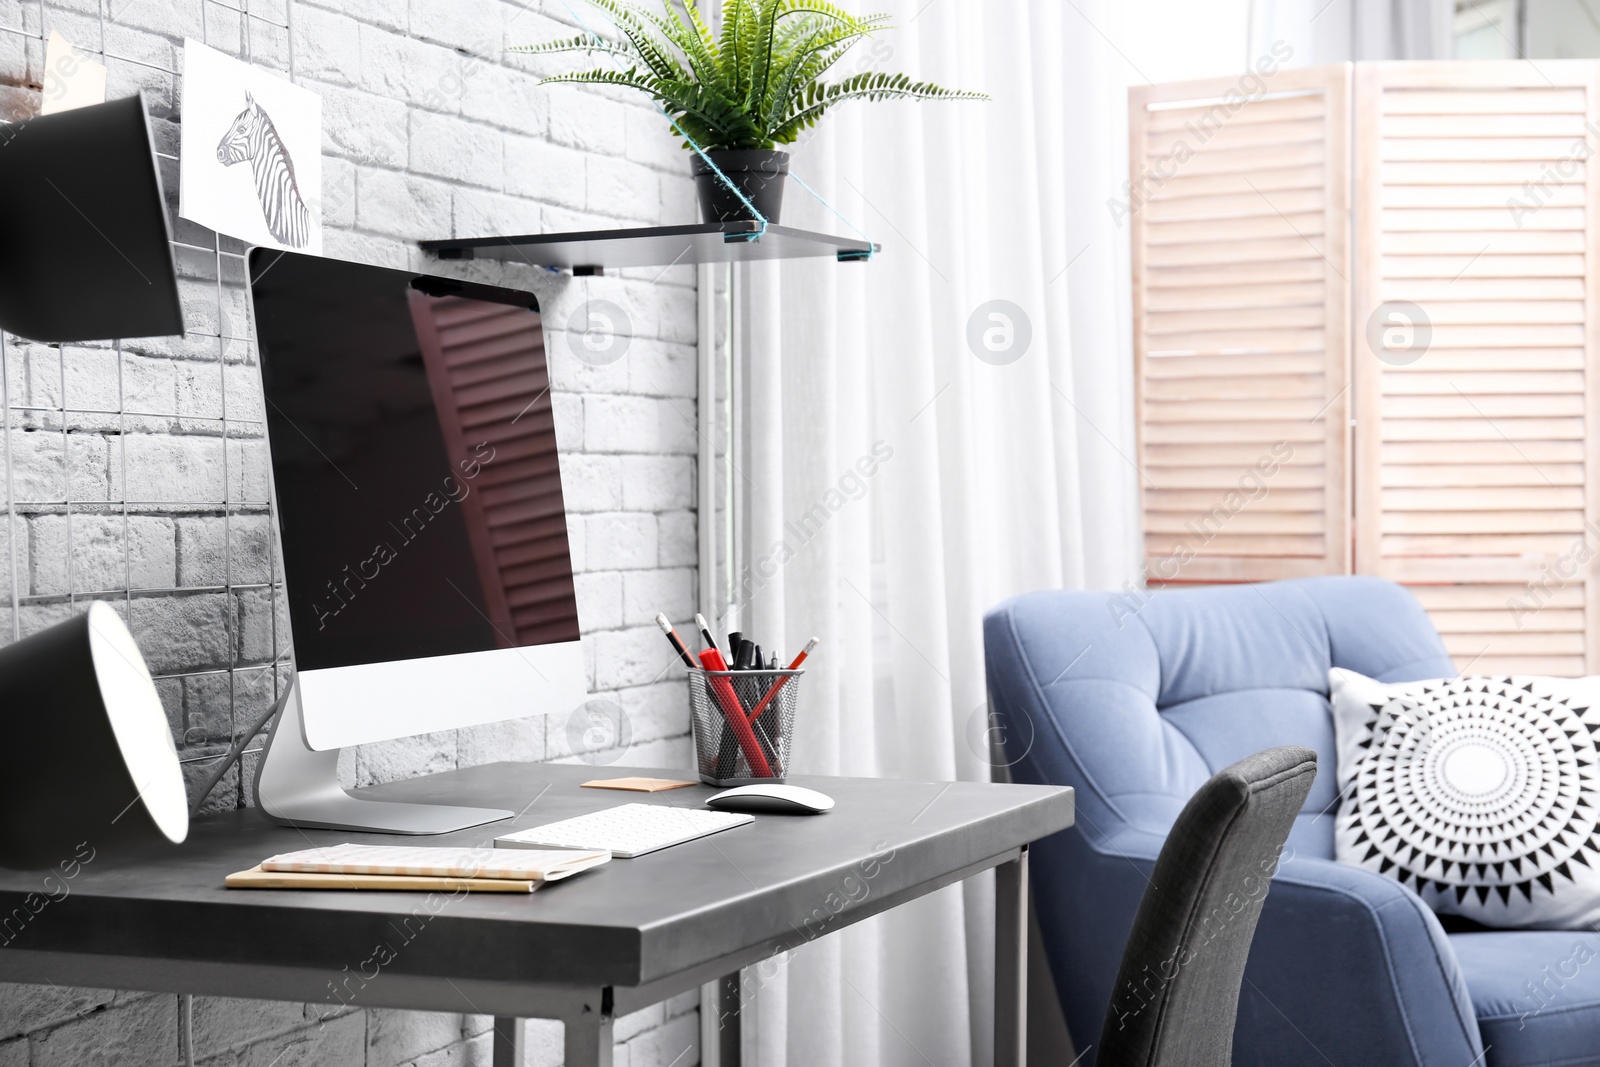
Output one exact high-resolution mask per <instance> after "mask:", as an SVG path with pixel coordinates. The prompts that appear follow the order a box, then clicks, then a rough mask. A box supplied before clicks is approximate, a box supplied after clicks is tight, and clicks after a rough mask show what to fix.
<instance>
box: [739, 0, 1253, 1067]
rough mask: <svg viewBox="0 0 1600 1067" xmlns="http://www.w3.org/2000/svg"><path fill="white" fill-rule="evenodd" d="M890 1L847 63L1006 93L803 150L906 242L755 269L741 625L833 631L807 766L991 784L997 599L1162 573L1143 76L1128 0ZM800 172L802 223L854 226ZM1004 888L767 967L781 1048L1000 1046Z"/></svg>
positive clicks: (748, 336)
mask: <svg viewBox="0 0 1600 1067" xmlns="http://www.w3.org/2000/svg"><path fill="white" fill-rule="evenodd" d="M867 6H868V7H870V8H871V9H873V10H878V9H887V10H889V11H891V12H892V14H893V15H894V24H895V26H896V27H897V29H895V30H893V31H891V32H889V33H886V34H885V35H883V37H882V39H881V42H880V43H877V44H876V46H874V45H868V46H866V47H864V48H862V49H860V50H859V55H858V56H857V55H853V56H852V57H851V58H849V59H847V60H846V61H845V64H844V66H845V67H847V68H859V67H861V66H863V65H866V64H869V63H870V64H874V65H875V67H876V69H886V70H891V71H905V72H908V73H910V74H912V75H913V76H916V77H926V78H929V79H932V80H935V81H938V82H940V83H942V84H945V85H947V86H951V87H959V88H966V89H977V90H982V91H984V92H987V93H989V94H990V95H991V96H992V97H993V100H992V101H990V102H988V103H941V104H881V105H862V104H857V105H850V106H847V107H845V108H841V109H840V110H839V112H838V113H837V114H836V115H834V116H832V117H831V119H830V120H829V121H827V122H826V123H825V124H824V126H823V127H822V129H821V130H820V131H819V133H818V134H817V136H815V137H813V138H812V139H810V140H809V141H808V142H807V143H805V144H803V145H801V146H799V147H798V148H797V150H796V152H795V154H794V161H793V167H794V170H795V172H796V173H797V174H798V175H799V176H800V177H801V178H802V179H804V181H805V182H806V183H807V184H809V185H810V186H811V187H812V188H814V189H815V190H816V191H817V192H818V193H819V194H821V195H822V196H823V197H824V198H826V200H827V201H828V202H829V203H830V204H831V205H833V206H834V207H836V208H837V209H838V211H839V212H840V213H841V214H842V215H843V216H845V217H846V218H848V219H849V220H850V221H851V222H853V223H854V224H855V225H856V226H858V227H859V228H860V229H861V230H863V231H865V232H866V233H867V234H869V235H870V236H871V237H872V238H873V239H875V240H877V241H879V242H881V243H882V244H883V246H884V251H883V253H882V254H881V255H880V256H879V257H878V258H877V259H875V260H874V261H873V262H871V263H867V264H850V263H844V264H840V263H833V262H831V261H809V262H788V263H783V264H760V265H753V266H751V267H747V268H740V269H741V271H742V272H743V273H742V274H741V275H740V291H741V293H742V296H741V303H740V315H739V318H740V320H741V321H742V324H743V325H742V334H741V342H742V343H741V347H742V348H743V350H744V352H745V353H746V357H745V358H746V359H747V361H748V362H747V365H746V371H745V374H746V377H745V380H744V382H743V385H742V389H743V403H742V411H741V417H742V419H743V422H744V426H745V434H746V444H745V446H744V447H743V448H742V449H741V450H740V456H739V461H738V471H737V473H736V474H735V476H734V479H733V481H734V483H735V486H736V489H737V491H738V492H740V493H741V494H743V514H744V516H745V520H744V521H745V531H744V537H743V538H742V540H743V542H744V548H743V553H744V556H743V561H742V566H740V567H739V568H738V572H737V574H736V575H735V577H736V585H738V586H739V588H740V596H739V597H738V599H739V601H740V611H741V614H740V618H741V621H742V623H743V626H744V629H745V630H746V631H751V632H753V633H754V634H755V635H756V636H757V637H758V638H759V639H761V640H762V641H764V642H767V641H772V642H775V643H776V644H777V645H778V647H780V648H782V649H784V650H786V654H792V651H793V650H794V649H796V648H798V647H799V646H800V645H801V644H802V643H803V641H804V640H805V639H806V638H807V637H809V636H811V635H813V634H814V635H817V636H819V637H821V638H822V645H821V647H820V648H819V650H818V651H817V653H816V654H815V656H814V657H813V658H812V659H811V660H810V661H809V662H808V664H807V667H808V669H809V673H808V675H807V676H806V678H805V681H804V690H803V695H802V700H801V715H800V719H799V725H798V729H797V751H798V755H797V757H796V761H795V769H796V770H797V771H799V772H804V773H821V774H842V775H863V776H889V777H901V778H911V779H920V780H923V781H927V782H930V783H935V782H939V781H944V780H950V779H963V780H975V779H976V780H987V779H988V778H989V777H990V774H991V768H990V766H989V758H988V750H987V747H986V746H987V740H988V733H987V730H986V725H987V720H986V709H985V684H984V668H983V642H982V632H981V622H982V616H983V613H984V611H985V610H986V609H987V608H989V607H990V606H991V605H993V604H995V603H996V602H998V601H999V600H1001V599H1003V598H1005V597H1007V596H1010V595H1012V594H1015V593H1020V592H1023V591H1026V590H1031V589H1039V588H1050V587H1062V586H1068V587H1081V586H1089V587H1110V588H1115V587H1119V586H1120V585H1121V584H1122V583H1123V582H1124V581H1125V580H1127V579H1130V578H1132V577H1134V576H1135V574H1136V565H1137V559H1138V557H1139V535H1138V527H1137V517H1136V511H1135V504H1134V501H1135V473H1134V468H1133V460H1132V457H1133V455H1134V446H1133V435H1132V431H1131V421H1130V413H1131V405H1132V401H1131V375H1130V373H1129V354H1128V339H1127V338H1128V332H1129V330H1128V325H1127V323H1128V307H1127V295H1126V289H1127V283H1126V278H1127V274H1128V268H1127V262H1126V255H1127V253H1126V246H1127V238H1126V233H1125V231H1124V230H1123V229H1122V228H1121V226H1120V225H1119V223H1118V221H1117V220H1116V218H1115V217H1114V213H1113V212H1112V210H1111V209H1110V208H1109V207H1108V204H1109V202H1110V201H1111V200H1112V199H1113V198H1114V197H1115V196H1116V195H1117V193H1118V189H1119V187H1120V183H1121V180H1122V178H1123V176H1124V171H1125V169H1126V167H1125V159H1126V148H1125V140H1126V125H1125V120H1124V114H1125V109H1126V103H1125V100H1126V97H1125V86H1126V84H1127V83H1128V81H1129V80H1130V76H1131V75H1130V71H1129V70H1128V69H1127V68H1128V65H1127V62H1126V60H1125V59H1124V58H1119V50H1118V49H1117V48H1116V47H1115V46H1112V47H1108V46H1107V44H1108V42H1107V40H1106V38H1105V37H1104V35H1103V34H1102V32H1101V29H1100V28H1099V27H1112V28H1114V27H1115V26H1116V24H1117V20H1118V18H1119V17H1120V15H1119V14H1118V13H1116V12H1114V10H1113V9H1114V0H1106V2H1105V3H1103V4H1102V3H1099V2H1090V0H1073V4H1062V3H1061V2H1060V0H1037V2H1027V0H1000V2H992V3H987V4H983V5H981V6H976V7H975V6H973V5H971V4H966V3H960V2H957V0H899V2H889V3H883V2H874V3H871V4H869V5H867ZM1122 32H1123V33H1124V34H1126V32H1127V31H1126V30H1125V29H1124V30H1123V31H1122ZM1243 46H1244V41H1243V38H1242V34H1239V35H1238V38H1237V40H1236V41H1235V42H1234V45H1233V47H1232V49H1231V51H1233V52H1235V53H1237V58H1242V54H1243V50H1244V48H1243ZM1229 58H1230V60H1235V59H1236V57H1234V56H1230V57H1229ZM1236 65H1237V63H1236V62H1231V63H1230V64H1229V69H1232V68H1233V67H1236ZM788 197H789V200H788V203H787V204H786V206H785V214H784V220H783V221H784V222H785V224H788V225H795V226H801V227H805V228H809V229H818V230H824V231H831V232H849V230H848V229H847V228H846V225H845V223H844V222H842V221H841V220H840V219H839V218H837V217H835V216H834V215H833V214H831V213H830V212H829V211H828V209H827V208H825V207H823V206H822V205H821V204H819V203H817V202H815V201H813V200H812V199H811V198H810V197H809V196H807V195H806V194H805V192H804V190H802V189H801V188H800V187H799V186H798V185H796V184H795V183H790V186H789V191H788ZM993 301H1004V302H1006V303H1004V304H993V303H991V302H993ZM937 792H938V789H937V786H934V785H930V787H929V789H928V797H929V800H930V802H932V803H937V801H936V800H935V796H936V794H937ZM891 862H892V861H891ZM860 892H866V893H870V892H872V886H871V883H870V880H867V881H865V884H864V885H862V886H860V887H846V886H841V895H848V894H849V893H860ZM818 904H819V906H825V905H824V902H822V901H819V902H818ZM991 905H992V883H991V882H990V881H989V880H988V879H987V878H984V879H978V880H975V881H974V882H973V883H969V884H966V885H961V886H955V887H951V888H950V889H948V890H945V891H943V892H940V893H938V894H935V895H933V896H931V897H929V898H925V899H924V900H922V901H920V902H917V903H916V904H913V905H911V906H908V907H904V908H900V909H897V910H895V911H892V912H890V913H887V914H886V915H885V916H882V917H880V918H878V919H875V920H871V921H869V922H867V923H864V924H862V925H860V926H857V927H853V928H851V929H849V930H847V931H845V932H843V933H842V934H841V935H839V936H833V937H825V938H820V939H818V940H816V941H815V942H813V943H809V944H807V945H806V946H805V947H803V948H802V949H800V950H799V951H797V952H796V953H794V954H793V956H792V957H791V958H790V959H789V960H788V961H787V962H786V963H785V964H784V965H782V966H768V967H762V968H758V969H755V970H753V971H752V972H750V973H747V976H746V982H747V987H754V989H755V990H756V993H755V1005H754V1008H753V1010H751V1011H750V1013H749V1015H748V1016H747V1023H746V1026H747V1037H746V1049H747V1053H748V1054H749V1055H750V1056H752V1057H753V1059H752V1062H757V1063H760V1064H762V1065H763V1067H769V1065H789V1067H812V1065H816V1064H845V1065H856V1064H859V1065H879V1064H883V1065H898V1064H923V1065H926V1064H933V1065H937V1067H944V1065H947V1064H949V1065H963V1064H968V1063H973V1064H986V1063H989V1062H990V1061H991V1059H992V1056H991V1042H992V1034H991V1026H990V1020H991V1018H992V1015H991V1006H992V1001H991V998H992V980H991V976H992V954H993V952H992V949H993V946H992V939H993V927H992V911H991Z"/></svg>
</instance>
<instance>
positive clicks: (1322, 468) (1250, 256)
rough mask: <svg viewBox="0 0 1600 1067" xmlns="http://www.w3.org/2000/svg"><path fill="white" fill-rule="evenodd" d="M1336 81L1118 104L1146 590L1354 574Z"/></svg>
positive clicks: (1225, 84)
mask: <svg viewBox="0 0 1600 1067" xmlns="http://www.w3.org/2000/svg"><path fill="white" fill-rule="evenodd" d="M1257 84H1262V85H1265V87H1266V88H1265V91H1264V92H1261V91H1253V90H1252V86H1253V85H1257ZM1349 84H1350V83H1349V68H1348V67H1347V66H1336V67H1321V68H1314V69H1308V70H1298V71H1279V72H1277V73H1275V74H1272V75H1270V76H1265V77H1263V78H1262V79H1261V80H1260V82H1259V83H1246V82H1243V81H1241V80H1239V79H1232V78H1230V79H1214V80H1208V81H1203V82H1188V83H1181V84H1174V85H1162V86H1147V87H1140V88H1136V89H1133V90H1131V91H1130V93H1129V113H1130V132H1131V138H1132V141H1131V147H1130V161H1131V172H1132V175H1133V179H1132V188H1131V191H1130V197H1129V200H1128V204H1127V210H1128V211H1129V213H1130V214H1129V219H1130V225H1131V231H1130V237H1131V242H1132V264H1133V311H1134V359H1135V366H1136V373H1135V381H1136V383H1137V385H1136V388H1137V392H1138V399H1137V403H1138V429H1139V468H1140V484H1141V490H1142V496H1143V515H1144V531H1145V558H1146V571H1147V576H1148V578H1149V580H1150V581H1151V582H1153V583H1159V582H1172V581H1242V580H1257V579H1271V578H1284V577H1293V576H1297V575H1305V574H1325V573H1330V572H1332V573H1337V572H1340V571H1344V570H1347V569H1348V567H1349V532H1348V531H1349V525H1348V523H1349V514H1350V504H1349V496H1348V469H1349V468H1348V444H1347V442H1348V431H1347V428H1346V426H1347V415H1346V411H1345V405H1346V399H1347V397H1346V390H1345V381H1346V375H1347V372H1348V352H1349V335H1348V321H1349V285H1348V281H1347V278H1348V276H1349V271H1350V268H1349V222H1348V219H1349V215H1348V210H1349V201H1348V188H1349Z"/></svg>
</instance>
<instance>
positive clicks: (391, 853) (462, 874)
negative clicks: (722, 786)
mask: <svg viewBox="0 0 1600 1067" xmlns="http://www.w3.org/2000/svg"><path fill="white" fill-rule="evenodd" d="M610 859H611V853H609V852H605V851H598V850H592V849H590V850H578V849H511V848H488V847H481V848H427V847H415V846H405V845H354V844H342V845H329V846H327V847H325V848H308V849H303V850H301V851H299V852H286V853H284V854H283V855H281V856H272V857H270V858H268V859H265V860H262V861H261V863H260V864H258V865H257V866H255V867H252V868H250V869H249V870H248V871H239V872H238V873H237V874H230V875H228V877H227V879H226V880H225V884H226V885H227V886H228V888H229V889H410V890H431V891H444V892H452V893H453V892H459V891H461V890H469V891H472V892H479V893H484V892H487V893H531V892H533V891H534V890H535V889H538V888H539V887H540V886H541V885H543V884H544V883H546V882H558V881H560V880H561V879H563V878H570V877H572V876H573V875H575V874H578V873H579V872H581V871H587V870H589V869H590V868H591V867H598V866H599V865H600V864H602V863H605V862H607V861H609V860H610Z"/></svg>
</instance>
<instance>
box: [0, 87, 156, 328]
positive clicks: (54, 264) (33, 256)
mask: <svg viewBox="0 0 1600 1067" xmlns="http://www.w3.org/2000/svg"><path fill="white" fill-rule="evenodd" d="M171 240H172V234H171V231H170V230H169V228H168V225H167V209H166V201H165V200H164V199H163V197H162V192H161V175H160V173H159V172H158V171H157V169H156V157H155V151H154V148H153V147H152V144H151V140H150V125H149V122H148V120H147V119H146V117H145V107H144V97H143V96H142V95H139V96H130V97H125V98H124V99H121V100H113V101H111V102H109V103H105V104H95V105H93V106H92V107H81V108H76V109H74V110H72V111H62V112H58V113H57V114H54V115H41V116H39V117H38V118H32V119H27V120H26V121H23V122H16V123H11V124H9V125H0V329H4V330H8V331H10V332H12V333H15V334H19V335H21V336H23V337H27V338H31V339H32V340H35V341H57V342H63V341H91V340H101V339H106V338H112V337H151V336H155V335H158V334H181V333H182V332H183V308H182V306H181V305H180V304H179V302H178V279H177V274H176V272H175V270H174V268H173V260H172V243H171Z"/></svg>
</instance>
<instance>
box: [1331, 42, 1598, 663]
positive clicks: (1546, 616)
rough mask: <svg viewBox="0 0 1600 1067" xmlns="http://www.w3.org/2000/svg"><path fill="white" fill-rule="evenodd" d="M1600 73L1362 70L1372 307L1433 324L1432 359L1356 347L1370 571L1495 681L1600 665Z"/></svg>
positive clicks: (1584, 67) (1362, 188)
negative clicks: (1599, 421) (1599, 443)
mask: <svg viewBox="0 0 1600 1067" xmlns="http://www.w3.org/2000/svg"><path fill="white" fill-rule="evenodd" d="M1540 66H1541V67H1542V66H1543V65H1542V64H1541V65H1540ZM1597 69H1600V66H1597V65H1596V64H1594V63H1586V64H1575V63H1560V64H1556V65H1555V66H1553V67H1550V68H1547V69H1544V70H1535V69H1534V65H1533V64H1524V63H1505V64H1498V63H1497V64H1447V63H1400V64H1362V65H1361V66H1360V68H1359V70H1358V74H1357V78H1356V83H1357V84H1356V93H1355V99H1356V104H1355V108H1356V157H1357V172H1356V198H1357V211H1356V242H1357V247H1358V248H1359V249H1360V254H1359V256H1358V257H1357V263H1356V265H1355V271H1356V284H1355V299H1354V321H1355V322H1356V323H1357V324H1358V325H1359V326H1361V327H1362V328H1363V329H1364V328H1365V325H1366V323H1367V322H1368V321H1369V320H1370V319H1371V318H1372V317H1373V316H1375V315H1379V314H1381V313H1382V312H1383V311H1384V310H1385V309H1383V308H1382V307H1381V305H1382V304H1383V303H1384V302H1385V301H1409V302H1411V303H1413V304H1416V305H1419V306H1420V307H1421V308H1422V312H1423V314H1424V316H1425V317H1426V319H1427V323H1428V330H1429V333H1430V337H1429V344H1428V345H1427V347H1426V348H1425V350H1423V351H1421V352H1420V354H1418V353H1417V352H1416V351H1414V350H1413V351H1410V352H1409V353H1406V352H1402V351H1400V349H1399V346H1397V347H1396V349H1384V348H1380V349H1379V350H1378V351H1376V352H1374V351H1371V350H1369V349H1368V348H1367V346H1366V345H1365V344H1363V345H1361V346H1360V348H1359V349H1358V350H1357V351H1356V352H1355V353H1354V354H1353V357H1352V360H1353V362H1352V367H1353V371H1354V377H1353V380H1354V406H1355V409H1356V431H1355V456H1356V476H1355V477H1356V484H1357V489H1356V493H1355V500H1356V512H1355V514H1356V518H1355V529H1356V569H1357V570H1358V571H1361V572H1363V573H1370V574H1381V575H1385V576H1387V577H1391V578H1394V579H1396V580H1399V581H1402V582H1407V583H1413V588H1414V590H1415V592H1416V593H1417V595H1418V598H1419V600H1420V601H1421V602H1422V603H1423V605H1424V607H1425V608H1427V609H1428V610H1429V611H1430V613H1431V614H1432V616H1433V619H1434V622H1435V624H1436V625H1437V626H1438V627H1439V629H1440V632H1441V633H1442V635H1443V636H1444V638H1445V643H1446V647H1448V648H1449V649H1450V651H1451V653H1452V655H1453V656H1454V657H1455V658H1456V661H1457V664H1458V666H1460V667H1462V668H1463V669H1466V670H1471V671H1473V672H1475V673H1485V672H1488V671H1505V670H1513V669H1514V670H1520V671H1530V670H1531V671H1538V672H1543V673H1555V674H1575V673H1582V671H1583V670H1585V669H1597V668H1600V661H1597V660H1596V658H1595V650H1596V641H1595V636H1594V632H1595V631H1596V626H1595V625H1594V624H1593V620H1594V618H1595V614H1594V609H1595V585H1596V583H1594V582H1593V581H1592V580H1591V574H1590V572H1591V571H1592V569H1593V567H1592V565H1591V564H1589V563H1586V562H1579V561H1578V557H1579V556H1584V557H1585V558H1587V556H1589V555H1591V554H1600V553H1595V552H1594V550H1595V549H1597V548H1600V540H1596V539H1595V538H1594V537H1593V536H1592V535H1590V534H1589V533H1587V532H1586V526H1585V523H1586V520H1587V521H1590V522H1592V521H1593V518H1594V517H1595V515H1596V510H1595V492H1594V490H1593V489H1591V488H1590V487H1591V485H1592V484H1593V483H1594V482H1595V474H1596V472H1595V468H1594V464H1595V460H1596V457H1595V444H1594V441H1593V438H1594V437H1595V436H1596V435H1595V434H1594V433H1593V428H1594V427H1595V425H1596V423H1595V412H1596V404H1595V401H1596V397H1595V388H1594V382H1593V380H1592V376H1591V375H1590V374H1589V373H1588V369H1587V368H1588V362H1589V358H1590V352H1591V351H1592V350H1593V342H1594V326H1593V322H1594V317H1595V316H1594V312H1595V307H1594V283H1593V281H1592V279H1591V277H1590V275H1589V273H1588V272H1587V263H1588V262H1590V261H1593V259H1594V256H1595V254H1596V244H1595V236H1594V233H1593V227H1592V226H1591V225H1590V223H1591V220H1593V219H1594V218H1595V208H1596V195H1595V189H1594V188H1592V187H1591V184H1590V183H1589V181H1588V171H1587V168H1586V166H1585V165H1584V163H1583V162H1582V157H1583V156H1586V155H1587V152H1584V151H1576V152H1575V149H1581V148H1582V146H1583V144H1584V141H1585V136H1586V134H1585V123H1586V122H1589V121H1592V120H1593V118H1594V114H1595V86H1594V84H1593V83H1594V76H1595V71H1596V70H1597ZM1545 75H1548V78H1549V80H1545ZM1534 78H1537V80H1538V81H1539V82H1540V83H1541V84H1538V85H1534V84H1532V80H1533V79H1534ZM1535 195H1536V196H1537V199H1531V197H1533V196H1535ZM1404 340H1405V338H1403V337H1402V338H1401V341H1402V342H1403V341H1404ZM1408 354H1409V355H1410V356H1412V357H1415V358H1411V359H1410V360H1409V361H1407V360H1406V359H1405V358H1404V357H1405V356H1406V355H1408ZM1589 541H1594V542H1595V543H1594V544H1587V542H1589ZM1557 571H1559V572H1561V574H1562V575H1564V577H1559V578H1557V579H1556V580H1555V581H1554V582H1553V583H1552V581H1551V575H1552V574H1554V573H1556V572H1557ZM1439 582H1447V583H1450V584H1444V585H1439V584H1431V583H1439ZM1423 583H1430V584H1423Z"/></svg>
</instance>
